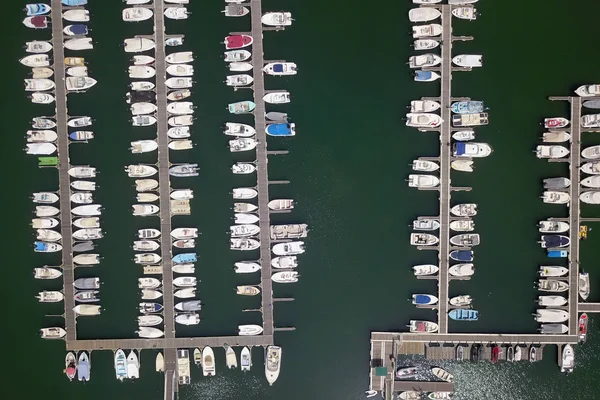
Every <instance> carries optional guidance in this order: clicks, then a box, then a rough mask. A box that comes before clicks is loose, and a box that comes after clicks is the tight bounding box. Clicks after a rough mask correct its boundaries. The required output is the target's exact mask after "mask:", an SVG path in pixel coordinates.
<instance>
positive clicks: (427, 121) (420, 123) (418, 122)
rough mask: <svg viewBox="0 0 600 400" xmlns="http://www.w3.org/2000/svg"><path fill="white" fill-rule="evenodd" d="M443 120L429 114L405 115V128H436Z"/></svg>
mask: <svg viewBox="0 0 600 400" xmlns="http://www.w3.org/2000/svg"><path fill="white" fill-rule="evenodd" d="M442 122H443V120H442V117H440V116H439V115H437V114H431V113H408V114H406V126H412V127H414V128H436V127H438V126H440V125H441V124H442Z"/></svg>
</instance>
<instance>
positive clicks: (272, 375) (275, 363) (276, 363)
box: [265, 346, 282, 386]
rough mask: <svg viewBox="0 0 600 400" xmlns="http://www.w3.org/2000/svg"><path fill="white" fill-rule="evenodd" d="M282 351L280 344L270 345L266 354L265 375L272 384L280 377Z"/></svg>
mask: <svg viewBox="0 0 600 400" xmlns="http://www.w3.org/2000/svg"><path fill="white" fill-rule="evenodd" d="M281 353H282V349H281V347H279V346H268V347H267V354H266V356H265V376H266V377H267V382H269V385H270V386H273V383H275V381H276V380H277V378H278V377H279V370H280V368H281Z"/></svg>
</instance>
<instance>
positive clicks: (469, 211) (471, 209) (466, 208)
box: [450, 203, 477, 217]
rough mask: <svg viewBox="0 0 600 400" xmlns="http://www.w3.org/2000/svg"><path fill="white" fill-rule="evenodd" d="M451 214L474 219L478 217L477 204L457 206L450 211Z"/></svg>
mask: <svg viewBox="0 0 600 400" xmlns="http://www.w3.org/2000/svg"><path fill="white" fill-rule="evenodd" d="M450 212H451V213H452V214H453V215H455V216H457V217H473V216H475V215H477V204H475V203H464V204H457V205H455V206H453V207H452V208H451V209H450Z"/></svg>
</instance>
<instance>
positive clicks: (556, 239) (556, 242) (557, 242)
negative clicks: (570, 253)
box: [538, 235, 570, 249]
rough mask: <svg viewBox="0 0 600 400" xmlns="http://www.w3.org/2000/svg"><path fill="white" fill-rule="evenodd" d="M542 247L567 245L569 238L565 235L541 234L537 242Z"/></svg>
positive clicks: (549, 247)
mask: <svg viewBox="0 0 600 400" xmlns="http://www.w3.org/2000/svg"><path fill="white" fill-rule="evenodd" d="M538 243H539V244H540V245H541V246H542V248H543V249H551V248H556V247H567V246H568V245H569V243H570V239H569V237H568V236H565V235H542V240H540V241H539V242H538Z"/></svg>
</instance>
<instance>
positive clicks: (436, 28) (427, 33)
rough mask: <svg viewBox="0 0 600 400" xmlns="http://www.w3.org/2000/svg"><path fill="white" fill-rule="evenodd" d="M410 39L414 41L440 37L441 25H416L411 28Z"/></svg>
mask: <svg viewBox="0 0 600 400" xmlns="http://www.w3.org/2000/svg"><path fill="white" fill-rule="evenodd" d="M412 31H413V33H412V37H413V38H414V39H418V38H427V37H434V36H440V35H441V34H442V25H440V24H429V25H417V26H413V28H412Z"/></svg>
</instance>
